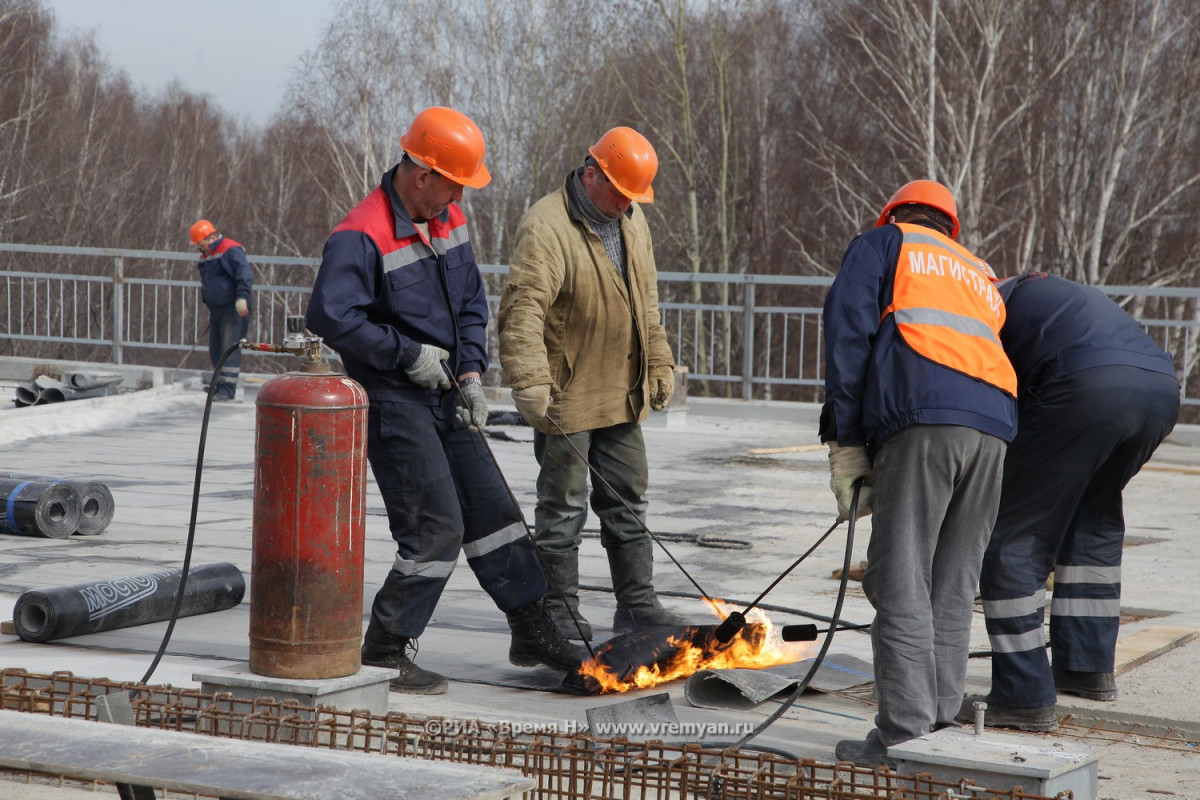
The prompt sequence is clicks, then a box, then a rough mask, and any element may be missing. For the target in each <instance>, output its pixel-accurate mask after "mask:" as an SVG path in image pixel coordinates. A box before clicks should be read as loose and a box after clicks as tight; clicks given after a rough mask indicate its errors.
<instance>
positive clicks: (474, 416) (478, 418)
mask: <svg viewBox="0 0 1200 800" xmlns="http://www.w3.org/2000/svg"><path fill="white" fill-rule="evenodd" d="M458 386H459V388H460V389H462V393H463V396H464V397H466V402H467V405H465V406H464V405H463V398H462V397H459V398H458V418H459V419H460V420H462V424H463V425H466V426H467V427H469V428H472V429H474V430H477V431H482V430H483V428H484V426H485V425H487V420H488V404H487V398H486V397H484V396H483V383H482V382H480V380H479V378H463V379H462V380H461V381H459V382H458Z"/></svg>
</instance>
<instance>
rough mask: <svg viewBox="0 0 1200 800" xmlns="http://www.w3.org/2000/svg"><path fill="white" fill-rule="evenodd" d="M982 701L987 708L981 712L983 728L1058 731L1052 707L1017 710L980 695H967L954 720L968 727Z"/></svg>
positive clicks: (1017, 708)
mask: <svg viewBox="0 0 1200 800" xmlns="http://www.w3.org/2000/svg"><path fill="white" fill-rule="evenodd" d="M978 701H983V702H985V703H987V708H985V709H984V710H983V725H984V727H985V728H1012V729H1013V730H1018V731H1035V732H1037V731H1041V732H1047V731H1055V730H1058V714H1057V713H1055V710H1054V706H1032V707H1029V708H1019V707H1017V706H1006V705H1004V704H1003V703H997V702H995V701H993V700H989V699H988V698H987V697H984V696H982V695H968V696H967V697H965V698H964V699H963V703H962V707H961V708H960V709H959V711H958V714H957V715H955V717H954V719H956V720H957V721H959V722H961V723H963V724H964V725H970V724H971V723H973V722H974V721H975V703H976V702H978Z"/></svg>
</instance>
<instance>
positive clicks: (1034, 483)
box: [960, 272, 1179, 731]
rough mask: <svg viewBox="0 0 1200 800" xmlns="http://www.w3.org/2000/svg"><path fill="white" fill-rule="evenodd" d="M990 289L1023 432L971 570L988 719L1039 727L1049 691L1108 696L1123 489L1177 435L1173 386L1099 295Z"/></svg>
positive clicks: (1149, 345) (1137, 329)
mask: <svg viewBox="0 0 1200 800" xmlns="http://www.w3.org/2000/svg"><path fill="white" fill-rule="evenodd" d="M998 288H999V290H1000V293H1001V295H1002V296H1003V297H1004V300H1005V306H1006V308H1007V311H1008V318H1007V320H1006V321H1005V323H1004V328H1003V329H1002V330H1001V331H1000V338H1001V341H1002V342H1003V343H1004V350H1005V352H1006V353H1008V356H1009V358H1010V359H1011V360H1012V363H1013V366H1014V367H1015V368H1016V372H1017V383H1018V391H1019V423H1018V424H1019V427H1018V432H1017V438H1016V439H1015V440H1014V441H1013V443H1012V445H1011V446H1010V447H1009V448H1008V454H1007V456H1006V458H1005V461H1004V485H1003V489H1002V493H1001V499H1000V511H999V514H998V516H997V519H996V528H995V531H994V532H993V533H992V538H991V542H990V543H989V544H988V548H987V552H986V554H985V556H984V561H983V570H982V573H981V575H980V594H981V596H982V598H983V610H984V614H985V617H986V620H987V631H988V638H989V640H990V642H991V648H992V687H991V692H990V693H989V694H988V695H987V697H986V698H983V699H985V700H986V702H987V704H988V706H987V711H986V712H985V715H984V719H985V722H986V724H988V725H993V726H997V727H1007V728H1017V729H1020V730H1029V731H1048V730H1054V729H1055V728H1056V727H1057V716H1056V714H1055V703H1056V701H1057V694H1056V691H1057V692H1061V693H1065V694H1073V695H1078V696H1080V697H1085V698H1089V699H1092V700H1115V699H1116V697H1117V686H1116V682H1115V680H1114V677H1113V662H1114V657H1115V650H1116V642H1117V626H1118V624H1119V622H1120V606H1121V548H1122V543H1123V541H1124V536H1125V520H1124V513H1123V510H1122V503H1121V492H1122V490H1123V489H1124V488H1125V485H1126V484H1127V483H1129V481H1130V479H1132V478H1133V476H1134V475H1136V474H1137V473H1138V470H1140V469H1141V468H1142V465H1143V464H1145V463H1146V462H1147V461H1148V460H1149V459H1150V456H1151V455H1152V454H1153V453H1154V450H1155V448H1157V447H1158V445H1159V443H1161V442H1162V441H1163V439H1165V438H1166V436H1167V434H1169V433H1170V432H1171V429H1172V428H1173V427H1174V425H1175V420H1176V417H1177V416H1178V414H1179V381H1178V380H1176V377H1175V368H1174V366H1173V364H1172V363H1171V358H1170V356H1168V355H1167V354H1166V353H1165V352H1163V351H1162V349H1161V348H1159V347H1158V346H1157V345H1156V344H1155V343H1154V342H1153V340H1152V339H1151V338H1150V337H1149V336H1148V335H1147V334H1146V332H1145V331H1144V330H1142V327H1141V326H1140V325H1139V324H1138V323H1137V321H1136V320H1134V319H1133V318H1132V317H1131V316H1129V315H1128V314H1127V313H1125V311H1124V310H1122V309H1121V307H1120V306H1118V305H1117V304H1116V303H1114V302H1113V301H1112V300H1111V299H1110V298H1109V297H1108V295H1106V294H1105V293H1104V292H1102V291H1101V290H1100V289H1097V288H1096V287H1094V286H1084V285H1081V284H1078V283H1075V282H1073V281H1069V280H1067V279H1066V278H1061V277H1058V276H1056V275H1048V274H1046V273H1044V272H1034V273H1029V274H1026V275H1022V276H1020V277H1018V278H1010V279H1008V280H1005V281H1002V282H1001V283H1000V284H999V285H998ZM1051 572H1053V573H1054V590H1053V600H1052V601H1051V604H1050V650H1051V658H1049V659H1048V658H1047V655H1046V647H1045V644H1046V641H1045V635H1044V634H1043V622H1044V617H1045V611H1046V608H1045V603H1046V579H1047V577H1048V576H1049V575H1050V573H1051ZM1051 661H1053V667H1051ZM978 699H980V698H974V697H972V698H967V701H966V702H965V703H964V706H963V709H962V714H960V719H962V720H964V721H965V720H969V719H972V718H973V716H974V711H973V709H972V708H971V707H972V706H973V705H974V702H975V701H976V700H978Z"/></svg>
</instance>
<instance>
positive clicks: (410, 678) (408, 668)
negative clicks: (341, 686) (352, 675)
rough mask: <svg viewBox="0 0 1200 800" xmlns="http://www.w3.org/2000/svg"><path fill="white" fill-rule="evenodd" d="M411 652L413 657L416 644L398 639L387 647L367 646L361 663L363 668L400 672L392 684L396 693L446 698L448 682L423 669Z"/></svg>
mask: <svg viewBox="0 0 1200 800" xmlns="http://www.w3.org/2000/svg"><path fill="white" fill-rule="evenodd" d="M410 651H411V652H412V654H413V655H414V656H415V655H416V654H417V640H416V639H407V638H405V637H403V636H398V637H395V638H394V639H393V642H392V643H391V644H389V645H387V646H379V645H376V644H374V643H373V642H370V641H367V642H364V643H363V646H362V652H361V654H360V659H361V660H362V664H363V666H364V667H383V668H384V669H394V670H397V671H398V672H399V673H400V674H398V675H397V676H396V677H394V678H392V679H391V680H390V681H389V683H390V684H391V688H392V691H394V692H404V693H405V694H445V693H446V689H447V688H448V684H447V683H446V679H445V678H444V677H443V676H441V675H438V674H437V673H436V672H430V671H429V670H427V669H421V668H420V667H418V666H417V665H416V664H414V663H413V662H412V658H411V657H410V656H409V654H408V653H409V652H410Z"/></svg>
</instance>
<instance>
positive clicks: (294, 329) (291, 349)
mask: <svg viewBox="0 0 1200 800" xmlns="http://www.w3.org/2000/svg"><path fill="white" fill-rule="evenodd" d="M304 322H305V320H304V316H303V315H302V314H289V315H288V317H287V322H286V325H287V333H286V334H285V335H284V337H283V344H271V343H269V342H248V341H246V340H245V339H243V340H242V341H241V342H240V346H241V348H242V349H243V350H251V351H254V352H257V353H291V354H292V355H295V356H300V358H302V359H303V363H304V364H305V365H315V364H324V363H325V359H324V358H322V356H321V337H320V336H314V335H313V334H311V333H309V332H308V331H307V330H305V327H304Z"/></svg>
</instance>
